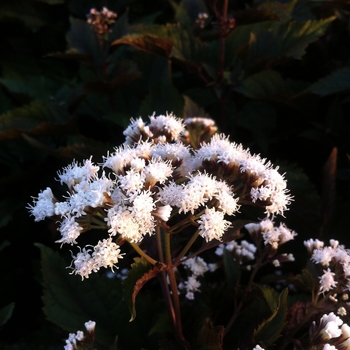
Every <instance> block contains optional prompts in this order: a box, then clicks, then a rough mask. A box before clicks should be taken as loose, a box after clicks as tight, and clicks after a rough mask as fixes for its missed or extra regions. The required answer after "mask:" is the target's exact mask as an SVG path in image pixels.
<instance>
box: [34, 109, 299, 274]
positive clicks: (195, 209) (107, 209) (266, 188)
mask: <svg viewBox="0 0 350 350" xmlns="http://www.w3.org/2000/svg"><path fill="white" fill-rule="evenodd" d="M195 121H196V120H192V121H191V123H190V124H191V125H192V124H193V123H195ZM198 123H199V124H200V125H204V124H205V123H204V122H203V120H201V119H198ZM209 124H210V123H209ZM185 125H186V124H185V123H183V122H182V121H181V120H180V119H178V118H176V117H174V116H173V115H172V114H170V115H160V116H157V117H155V116H154V115H153V116H151V117H150V123H149V124H146V123H145V122H143V120H142V119H141V118H139V119H137V120H132V122H131V124H130V126H129V127H128V128H127V129H126V130H125V132H124V135H125V136H126V141H125V143H124V144H123V145H122V146H120V147H118V148H116V149H115V151H114V152H113V153H111V154H108V155H107V157H105V158H104V161H103V163H102V164H100V165H96V164H94V163H93V162H92V160H91V158H90V159H88V160H85V161H84V162H83V163H82V164H81V165H80V164H78V163H77V162H75V161H74V162H73V163H72V164H71V165H69V166H67V167H66V168H64V169H63V171H62V172H60V173H58V180H59V181H60V183H61V184H62V185H65V186H67V187H68V191H69V192H68V196H67V197H66V198H64V200H63V201H60V200H58V199H57V198H56V197H55V196H54V195H53V193H52V191H51V189H50V188H47V189H46V190H44V191H43V192H41V193H39V195H38V197H37V198H34V203H33V204H32V205H29V206H28V208H29V210H30V212H31V214H32V215H33V216H34V218H35V220H36V221H40V220H43V219H45V218H46V217H52V218H55V219H56V218H58V221H59V222H60V224H59V228H58V230H59V231H60V233H61V238H60V239H59V240H58V241H57V242H58V243H61V244H70V245H76V244H78V240H79V237H80V236H81V234H83V233H84V232H85V231H87V230H90V229H104V230H105V231H107V232H108V235H109V236H108V237H107V238H106V239H103V240H99V241H98V243H97V245H94V246H92V245H87V246H85V247H83V248H82V249H80V252H79V253H78V254H77V255H75V256H73V263H74V271H73V272H74V273H76V274H79V275H81V276H82V277H83V278H84V277H88V276H89V274H90V273H91V272H95V271H98V270H99V268H101V267H111V268H113V267H117V265H116V264H117V263H118V260H119V259H121V258H122V254H121V253H120V246H119V245H118V244H117V243H119V244H121V242H124V241H128V242H130V243H132V244H134V243H139V242H141V241H142V240H143V238H144V237H145V236H148V235H150V236H152V235H153V234H155V232H156V228H157V227H158V226H160V227H162V228H163V229H165V230H166V231H167V232H169V233H171V234H175V233H181V232H182V231H183V229H184V228H186V227H190V226H192V227H193V226H195V227H196V228H197V230H198V234H199V235H200V236H201V237H203V238H204V239H205V240H206V241H207V242H208V241H211V240H213V239H216V240H221V239H222V236H223V235H224V233H225V232H226V231H227V229H228V228H229V227H230V226H231V221H229V220H228V219H230V217H232V216H234V215H236V214H237V212H238V211H239V208H240V206H241V205H242V204H244V205H246V204H250V205H259V206H262V207H265V208H266V212H267V213H268V214H272V215H274V214H279V213H280V214H283V211H284V210H286V209H287V204H288V203H289V202H290V200H291V198H290V196H289V195H288V194H287V190H286V181H285V180H284V179H283V176H282V175H280V174H279V173H278V171H277V169H273V168H272V166H271V165H270V163H266V161H265V160H264V159H261V158H260V157H259V156H254V155H251V154H250V153H249V151H248V150H244V149H243V147H242V146H241V145H236V144H234V143H231V142H229V141H228V138H227V137H225V136H223V135H214V136H213V138H212V139H211V141H209V142H208V143H202V144H201V147H200V148H199V149H198V150H195V149H193V148H192V147H191V146H189V145H186V144H184V143H183V142H182V141H181V140H183V136H184V135H185V134H186V128H185ZM192 126H193V125H192ZM211 127H212V126H211ZM198 130H200V128H198ZM263 231H264V232H265V231H266V230H263ZM270 231H271V233H267V232H270ZM270 231H266V232H265V233H264V235H265V236H264V239H265V240H266V242H268V243H269V244H271V245H274V244H283V243H284V242H286V241H287V240H289V239H292V238H293V237H294V235H295V234H294V233H292V232H291V231H289V230H288V229H286V228H285V227H284V226H283V225H282V226H280V228H278V229H274V230H272V229H271V230H270ZM276 232H278V234H277V233H276ZM114 241H115V242H114Z"/></svg>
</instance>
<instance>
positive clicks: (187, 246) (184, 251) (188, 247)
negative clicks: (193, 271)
mask: <svg viewBox="0 0 350 350" xmlns="http://www.w3.org/2000/svg"><path fill="white" fill-rule="evenodd" d="M198 236H199V230H197V231H196V232H195V233H194V234H193V235H192V237H191V238H190V240H189V241H188V242H187V243H186V245H185V246H184V248H183V249H182V250H181V252H180V254H179V255H178V256H177V258H176V259H175V260H174V263H173V264H174V265H175V266H177V265H178V263H179V261H180V260H181V259H182V258H183V257H184V256H185V255H186V253H187V252H188V251H189V249H190V248H191V246H192V244H193V243H194V242H195V240H196V239H197V237H198Z"/></svg>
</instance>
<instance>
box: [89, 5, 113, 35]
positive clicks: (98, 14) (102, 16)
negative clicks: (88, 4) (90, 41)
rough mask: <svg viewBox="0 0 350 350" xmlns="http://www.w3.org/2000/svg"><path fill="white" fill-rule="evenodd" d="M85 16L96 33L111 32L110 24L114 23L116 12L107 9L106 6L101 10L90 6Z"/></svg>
mask: <svg viewBox="0 0 350 350" xmlns="http://www.w3.org/2000/svg"><path fill="white" fill-rule="evenodd" d="M86 17H87V22H88V23H89V24H91V25H92V27H93V29H94V31H96V32H97V33H98V34H105V33H110V32H111V29H110V26H111V25H112V24H114V23H115V19H116V18H117V14H116V13H114V12H113V11H110V10H108V9H107V8H106V7H104V8H103V9H102V10H101V11H97V10H96V9H95V8H92V9H91V10H90V13H89V14H88V15H87V16H86Z"/></svg>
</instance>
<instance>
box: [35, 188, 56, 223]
mask: <svg viewBox="0 0 350 350" xmlns="http://www.w3.org/2000/svg"><path fill="white" fill-rule="evenodd" d="M33 199H34V205H31V204H29V205H28V209H29V211H30V213H31V215H33V216H34V221H41V220H44V219H45V218H46V217H50V216H53V215H54V214H55V199H54V196H53V194H52V191H51V188H50V187H47V188H46V190H44V191H42V192H40V193H39V194H38V198H33Z"/></svg>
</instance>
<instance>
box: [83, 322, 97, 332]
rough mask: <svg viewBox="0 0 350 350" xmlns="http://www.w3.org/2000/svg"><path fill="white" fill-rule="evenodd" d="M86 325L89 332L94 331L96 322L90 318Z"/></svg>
mask: <svg viewBox="0 0 350 350" xmlns="http://www.w3.org/2000/svg"><path fill="white" fill-rule="evenodd" d="M84 326H85V328H86V330H87V331H88V332H89V333H92V332H94V331H95V326H96V322H95V321H91V320H90V321H88V322H85V323H84Z"/></svg>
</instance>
